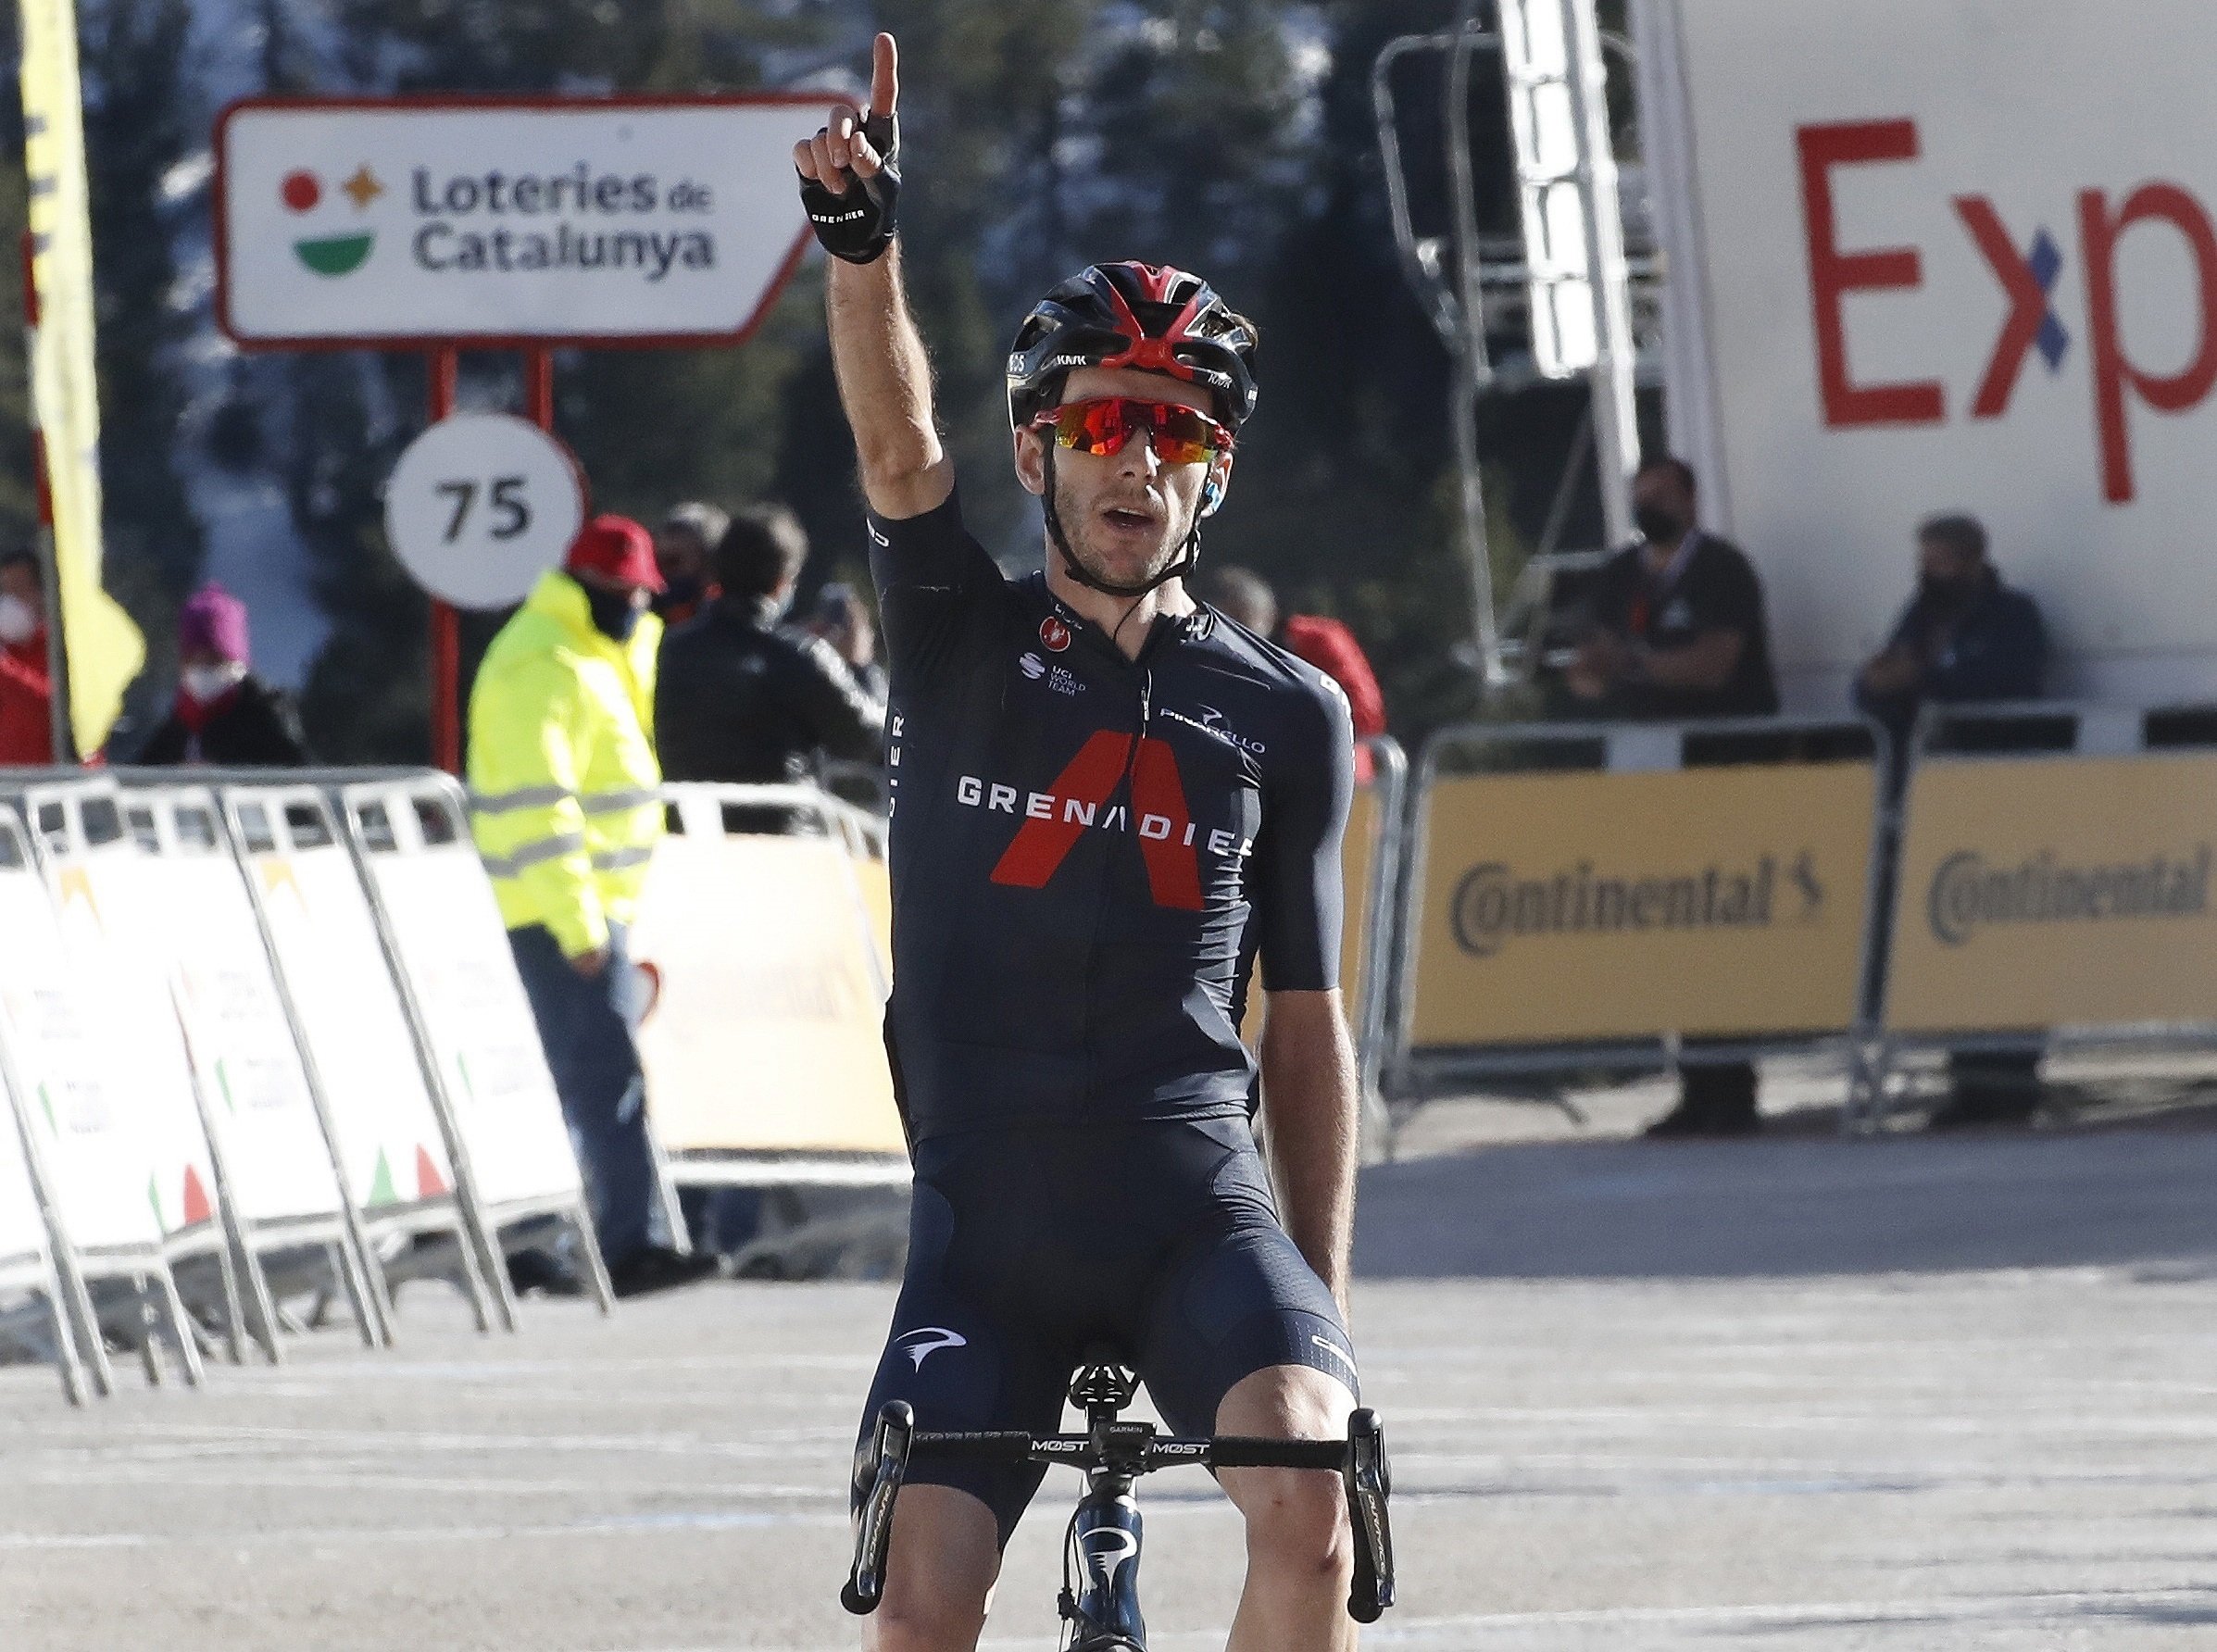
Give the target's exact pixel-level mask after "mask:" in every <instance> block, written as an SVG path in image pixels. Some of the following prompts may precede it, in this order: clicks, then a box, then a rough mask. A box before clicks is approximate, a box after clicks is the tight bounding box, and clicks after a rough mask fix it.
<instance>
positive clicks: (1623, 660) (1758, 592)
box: [1565, 458, 1778, 1136]
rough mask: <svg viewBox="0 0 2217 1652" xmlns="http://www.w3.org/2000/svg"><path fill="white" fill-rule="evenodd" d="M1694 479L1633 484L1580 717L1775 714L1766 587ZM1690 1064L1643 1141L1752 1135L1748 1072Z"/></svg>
mask: <svg viewBox="0 0 2217 1652" xmlns="http://www.w3.org/2000/svg"><path fill="white" fill-rule="evenodd" d="M1696 505H1697V495H1696V481H1695V476H1694V469H1693V467H1692V466H1691V465H1688V464H1687V463H1685V460H1683V459H1675V458H1658V459H1650V460H1649V461H1648V462H1647V464H1645V465H1643V466H1641V467H1640V471H1639V474H1638V475H1637V476H1635V478H1634V479H1633V483H1632V507H1633V518H1634V519H1635V521H1636V522H1638V524H1639V530H1640V539H1641V543H1639V544H1635V545H1630V546H1627V547H1626V548H1625V549H1623V550H1622V551H1619V552H1618V553H1617V554H1616V555H1615V556H1614V557H1610V559H1609V561H1608V562H1607V563H1606V564H1604V565H1603V567H1602V568H1601V569H1600V570H1599V571H1598V572H1597V574H1596V576H1595V578H1594V581H1593V582H1592V584H1591V586H1590V587H1589V588H1588V594H1587V601H1588V603H1589V610H1588V613H1587V616H1586V625H1585V632H1584V639H1583V640H1582V642H1581V644H1580V645H1579V649H1578V656H1577V658H1576V660H1575V661H1574V662H1573V663H1572V666H1571V668H1570V670H1569V672H1568V674H1567V676H1566V678H1565V684H1566V686H1567V687H1568V688H1569V690H1570V692H1571V694H1572V696H1573V698H1574V699H1575V700H1576V701H1578V702H1580V703H1581V704H1582V705H1583V707H1584V711H1585V714H1586V715H1588V716H1597V717H1605V718H1615V719H1624V720H1654V721H1658V722H1674V721H1683V720H1691V719H1696V718H1705V717H1761V716H1769V715H1771V714H1772V713H1774V712H1775V711H1777V709H1778V685H1777V682H1775V680H1774V679H1773V678H1772V673H1771V644H1770V634H1769V628H1768V627H1767V625H1766V624H1765V622H1764V618H1763V588H1762V582H1761V581H1760V580H1759V579H1758V578H1757V577H1756V573H1755V569H1754V568H1753V567H1752V566H1750V565H1749V563H1748V561H1747V557H1746V556H1745V555H1744V554H1743V553H1742V552H1741V551H1740V549H1739V547H1738V546H1736V545H1734V544H1728V543H1727V542H1726V541H1724V540H1722V539H1719V538H1717V537H1716V536H1715V535H1713V534H1710V533H1705V532H1702V531H1701V529H1700V528H1698V527H1697V526H1696V525H1695V524H1696V521H1697V516H1696ZM1700 1050H1701V1045H1700V1043H1699V1041H1697V1040H1690V1039H1689V1040H1688V1041H1687V1042H1686V1045H1685V1051H1686V1055H1687V1057H1688V1058H1689V1059H1688V1060H1687V1061H1686V1062H1685V1064H1684V1065H1683V1066H1682V1067H1681V1068H1680V1081H1679V1083H1680V1089H1679V1098H1678V1106H1677V1107H1676V1108H1674V1109H1673V1110H1672V1111H1671V1112H1669V1113H1667V1114H1665V1115H1664V1116H1663V1117H1662V1118H1660V1119H1659V1120H1656V1121H1655V1122H1654V1123H1653V1124H1651V1125H1649V1126H1648V1128H1647V1133H1648V1134H1649V1135H1651V1136H1703V1135H1725V1136H1729V1135H1752V1134H1753V1133H1755V1132H1756V1131H1757V1130H1758V1129H1760V1116H1759V1114H1758V1110H1757V1108H1756V1095H1755V1069H1754V1067H1753V1066H1751V1065H1750V1064H1749V1063H1747V1062H1745V1061H1728V1062H1712V1061H1703V1060H1701V1059H1700Z"/></svg>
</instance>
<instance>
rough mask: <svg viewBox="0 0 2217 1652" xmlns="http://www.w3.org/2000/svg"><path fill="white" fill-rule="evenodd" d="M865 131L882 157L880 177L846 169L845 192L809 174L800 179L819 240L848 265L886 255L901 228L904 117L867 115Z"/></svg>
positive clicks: (833, 255)
mask: <svg viewBox="0 0 2217 1652" xmlns="http://www.w3.org/2000/svg"><path fill="white" fill-rule="evenodd" d="M862 135H863V136H864V137H866V138H868V139H869V140H870V146H871V148H873V149H875V150H876V151H877V152H878V154H879V156H882V157H883V161H884V165H883V167H882V168H881V169H879V171H878V175H877V176H876V177H874V178H858V177H857V176H855V173H854V171H853V169H847V170H845V172H843V173H842V174H841V176H842V177H844V178H845V180H846V194H843V195H835V194H833V193H832V192H831V191H830V190H828V189H826V188H824V186H823V185H822V184H820V183H819V182H817V181H815V180H814V179H812V178H809V177H807V176H805V175H804V176H803V177H802V178H801V181H800V193H801V206H802V207H803V208H804V209H805V210H806V211H807V212H808V221H809V222H810V223H812V224H814V225H815V226H816V239H817V240H819V241H820V242H822V243H823V250H824V251H826V252H828V253H830V254H831V255H832V257H834V258H845V260H846V261H847V262H848V263H849V264H868V263H871V262H872V261H874V260H875V259H877V258H879V257H882V256H883V254H884V251H885V249H886V248H887V247H889V246H891V245H892V244H893V234H894V232H895V230H896V229H898V228H899V223H898V219H899V217H900V200H901V129H900V118H899V117H898V116H896V115H871V116H869V117H868V118H866V119H864V120H863V122H862Z"/></svg>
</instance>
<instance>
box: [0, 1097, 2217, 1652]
mask: <svg viewBox="0 0 2217 1652" xmlns="http://www.w3.org/2000/svg"><path fill="white" fill-rule="evenodd" d="M1360 1252H1361V1255H1360V1263H1361V1272H1362V1275H1363V1277H1362V1283H1361V1284H1360V1287H1359V1295H1358V1299H1357V1305H1356V1335H1357V1343H1358V1346H1359V1350H1360V1352H1361V1354H1362V1356H1363V1365H1364V1379H1365V1386H1366V1396H1367V1398H1368V1399H1369V1400H1370V1402H1371V1403H1372V1404H1374V1405H1376V1406H1377V1407H1378V1408H1380V1409H1381V1411H1382V1412H1383V1413H1384V1416H1385V1417H1386V1419H1387V1423H1388V1428H1389V1431H1390V1437H1391V1440H1392V1442H1393V1445H1394V1450H1395V1459H1396V1468H1397V1496H1396V1500H1395V1515H1396V1519H1397V1523H1398V1537H1399V1542H1400V1560H1401V1571H1402V1579H1403V1593H1402V1605H1401V1607H1400V1608H1399V1609H1398V1610H1397V1611H1396V1612H1394V1613H1392V1614H1390V1615H1389V1616H1388V1618H1387V1620H1386V1621H1385V1622H1384V1623H1383V1624H1381V1625H1380V1626H1379V1627H1378V1628H1377V1629H1375V1630H1373V1631H1372V1632H1370V1633H1368V1634H1367V1635H1366V1637H1365V1643H1364V1644H1365V1645H1366V1646H1380V1647H1385V1646H1391V1647H1409V1648H1427V1649H1444V1648H1462V1647H1473V1648H1478V1647H1483V1648H1501V1649H1504V1652H1508V1649H1522V1648H1543V1647H1544V1648H1548V1649H1550V1652H1555V1649H1560V1648H1582V1647H1595V1648H1611V1649H1613V1648H1627V1649H1630V1648H1638V1649H1639V1652H1657V1649H1665V1648H1677V1647H1704V1648H1724V1647H1730V1648H1735V1649H1742V1648H1795V1649H1797V1652H1800V1649H1810V1652H1816V1649H1824V1652H1829V1649H1833V1648H1849V1647H1885V1648H1902V1649H1905V1652H1906V1649H1909V1648H1915V1649H1916V1652H1956V1649H1959V1648H1960V1649H1968V1648H1985V1647H2007V1648H2012V1649H2017V1648H2024V1649H2039V1652H2047V1649H2049V1648H2066V1647H2082V1646H2084V1647H2101V1648H2116V1649H2117V1652H2128V1649H2130V1652H2142V1649H2147V1652H2153V1649H2155V1648H2159V1647H2161V1648H2172V1647H2177V1648H2186V1647H2204V1648H2206V1647H2209V1646H2217V1128H2212V1127H2211V1124H2210V1123H2209V1122H2208V1121H2207V1120H2199V1119H2197V1118H2195V1117H2193V1116H2191V1115H2185V1116H2181V1117H2178V1118H2175V1119H2173V1120H2168V1121H2166V1120H2155V1121H2153V1122H2146V1121H2144V1122H2143V1123H2142V1124H2141V1125H2139V1126H2138V1127H2134V1128H2123V1129H2110V1130H2097V1131H2091V1132H2071V1131H2050V1132H2043V1133H2036V1134H2032V1135H2018V1136H1997V1137H1992V1138H1986V1139H1982V1140H1955V1141H1935V1140H1931V1139H1926V1138H1921V1137H1900V1138H1894V1139H1888V1140H1882V1141H1876V1142H1861V1143H1850V1142H1842V1141H1838V1140H1835V1139H1826V1138H1823V1137H1822V1136H1803V1137H1793V1136H1788V1137H1786V1138H1785V1139H1774V1140H1766V1141H1761V1142H1755V1143H1746V1144H1720V1145H1643V1144H1637V1143H1628V1142H1610V1141H1604V1142H1591V1141H1587V1142H1567V1141H1566V1142H1526V1143H1522V1144H1515V1145H1496V1146H1491V1147H1487V1148H1485V1149H1484V1150H1482V1151H1474V1152H1465V1153H1461V1154H1458V1155H1453V1156H1448V1157H1437V1158H1424V1159H1420V1160H1416V1161H1413V1162H1406V1163H1402V1164H1398V1165H1391V1166H1385V1167H1381V1168H1379V1169H1377V1170H1373V1171H1372V1172H1370V1173H1369V1175H1368V1177H1367V1179H1366V1186H1365V1190H1364V1207H1363V1216H1362V1233H1361V1245H1360ZM890 1303H891V1292H890V1290H889V1288H887V1287H885V1286H883V1285H873V1284H811V1285H765V1284H737V1283H727V1284H711V1285H707V1286H702V1287H699V1288H696V1289H695V1290H693V1291H691V1292H689V1293H686V1294H684V1295H678V1296H674V1297H666V1298H662V1299H658V1300H653V1301H649V1302H645V1303H641V1304H634V1305H629V1306H627V1307H626V1308H624V1309H623V1311H622V1312H621V1313H620V1316H619V1317H618V1318H617V1319H616V1320H613V1321H603V1320H600V1319H598V1318H597V1317H596V1316H595V1315H594V1314H593V1313H592V1312H591V1311H590V1310H589V1309H586V1308H582V1307H579V1306H576V1305H572V1304H567V1303H545V1302H541V1301H536V1300H534V1301H532V1302H530V1303H527V1304H526V1305H525V1306H526V1309H527V1311H526V1316H525V1323H524V1327H523V1330H522V1333H520V1335H517V1336H513V1337H506V1336H502V1337H489V1338H488V1337H479V1336H477V1335H475V1334H474V1333H471V1332H470V1329H469V1328H468V1324H467V1321H466V1319H465V1316H464V1314H463V1313H462V1311H461V1308H460V1305H459V1303H458V1301H457V1299H455V1298H454V1297H453V1296H452V1295H450V1294H449V1293H447V1292H446V1291H445V1288H444V1287H443V1286H440V1285H438V1284H436V1283H419V1284H415V1285H411V1286H409V1287H408V1289H407V1292H406V1293H405V1295H404V1296H403V1299H402V1324H401V1329H402V1334H403V1343H402V1345H401V1346H399V1347H398V1348H395V1350H393V1351H391V1352H389V1353H385V1354H382V1355H377V1356H370V1355H366V1354H364V1353H363V1352H362V1351H361V1350H360V1349H359V1348H358V1347H357V1346H356V1345H354V1344H353V1343H352V1342H351V1340H350V1339H349V1337H348V1336H347V1334H346V1333H344V1331H341V1330H332V1331H329V1332H325V1333H321V1334H319V1335H317V1336H313V1337H308V1338H304V1339H299V1340H297V1341H296V1342H295V1343H294V1345H293V1352H292V1356H291V1358H290V1360H289V1362H288V1364H287V1365H285V1366H284V1367H283V1368H282V1369H278V1370H269V1369H258V1368H250V1369H245V1370H237V1369H232V1368H230V1367H227V1366H218V1367H215V1368H213V1369H212V1370H211V1372H210V1381H209V1383H208V1386H207V1390H206V1391H205V1392H203V1393H198V1394H194V1393H188V1392H186V1391H183V1390H182V1389H180V1388H178V1387H175V1386H173V1385H172V1386H169V1387H165V1388H162V1389H160V1390H156V1391H149V1390H146V1389H144V1387H142V1386H141V1385H140V1383H139V1381H138V1379H137V1376H136V1373H135V1368H134V1367H132V1365H131V1364H129V1363H128V1362H127V1363H125V1364H124V1365H122V1366H121V1367H119V1376H121V1377H122V1379H123V1392H122V1393H121V1395H120V1396H119V1398H117V1399H116V1400H113V1401H111V1402H109V1403H107V1404H105V1405H103V1406H100V1407H98V1408H94V1409H92V1410H89V1411H84V1412H73V1411H71V1410H70V1409H69V1408H68V1407H67V1406H66V1405H64V1404H63V1402H62V1400H61V1398H60V1396H59V1392H58V1385H57V1384H56V1383H54V1382H53V1380H52V1377H51V1374H50V1373H49V1372H46V1371H44V1370H36V1369H31V1368H23V1367H14V1368H8V1369H6V1370H0V1646H4V1647H6V1648H7V1649H8V1652H17V1649H19V1648H22V1649H27V1652H47V1649H53V1652H118V1649H119V1648H129V1647H150V1648H160V1649H162V1652H216V1649H218V1648H220V1649H222V1652H263V1649H265V1648H266V1649H269V1652H278V1649H280V1648H282V1649H283V1652H300V1649H302V1648H317V1649H321V1652H345V1649H351V1648H408V1649H411V1652H413V1649H418V1648H448V1647H456V1648H465V1647H466V1648H473V1649H474V1648H484V1649H487V1652H723V1649H725V1648H733V1649H736V1648H780V1649H783V1652H830V1649H832V1648H838V1647H849V1646H855V1645H857V1644H858V1639H857V1636H856V1633H855V1631H854V1627H853V1625H852V1623H851V1621H848V1620H846V1619H845V1616H844V1615H843V1614H842V1613H841V1612H840V1610H839V1608H838V1606H837V1604H836V1599H835V1595H836V1590H837V1586H838V1583H839V1579H840V1576H841V1573H842V1571H843V1569H844V1566H845V1545H846V1516H845V1491H844V1483H845V1465H846V1460H847V1455H848V1451H849V1448H850V1443H851V1440H852V1437H853V1429H854V1423H855V1418H856V1414H857V1409H858V1405H859V1403H860V1398H861V1395H862V1391H863V1388H864V1385H865V1383H866V1382H867V1380H868V1373H869V1370H870V1367H871V1360H872V1358H873V1357H874V1353H875V1350H876V1346H877V1344H878V1340H879V1338H880V1337H881V1336H882V1334H883V1329H884V1325H885V1320H886V1315H887V1312H888V1309H889V1307H890ZM1075 1483H1076V1482H1075V1478H1074V1476H1071V1475H1069V1474H1067V1473H1064V1472H1062V1471H1057V1472H1056V1474H1055V1475H1053V1476H1051V1477H1050V1479H1049V1481H1048V1483H1047V1488H1046V1492H1045V1493H1044V1494H1043V1496H1042V1500H1041V1502H1040V1504H1039V1505H1038V1506H1036V1507H1035V1508H1034V1511H1033V1518H1032V1519H1031V1520H1030V1521H1027V1523H1026V1524H1025V1526H1024V1527H1023V1528H1022V1530H1021V1532H1020V1533H1019V1534H1018V1536H1017V1539H1016V1541H1015V1543H1014V1545H1013V1546H1012V1547H1011V1551H1010V1555H1009V1560H1008V1569H1007V1573H1006V1576H1005V1579H1004V1582H1003V1585H1002V1589H1001V1596H1000V1600H999V1603H998V1605H997V1606H996V1610H995V1612H994V1615H993V1619H992V1621H991V1623H990V1625H989V1626H988V1629H987V1632H986V1645H987V1646H991V1647H995V1648H1002V1649H1009V1652H1013V1649H1015V1648H1026V1649H1030V1648H1039V1649H1041V1652H1046V1649H1048V1648H1051V1647H1053V1646H1055V1645H1056V1641H1055V1637H1054V1633H1053V1632H1054V1619H1053V1598H1054V1593H1055V1590H1056V1587H1057V1584H1058V1576H1057V1553H1058V1538H1059V1536H1060V1529H1061V1522H1062V1520H1063V1518H1064V1516H1065V1515H1066V1513H1067V1510H1068V1508H1069V1506H1070V1503H1071V1499H1072V1496H1073V1495H1074V1489H1073V1488H1074V1486H1075ZM1143 1505H1144V1507H1145V1508H1146V1515H1147V1520H1148V1533H1149V1539H1150V1541H1149V1546H1148V1549H1147V1553H1146V1563H1145V1582H1146V1595H1147V1599H1148V1603H1149V1616H1150V1620H1151V1621H1152V1623H1153V1625H1154V1628H1155V1631H1156V1634H1155V1640H1154V1645H1155V1646H1157V1647H1158V1648H1159V1649H1161V1652H1170V1649H1179V1652H1184V1649H1188V1648H1201V1647H1208V1646H1219V1645H1221V1633H1222V1625H1223V1624H1224V1623H1225V1622H1226V1621H1228V1619H1229V1616H1230V1612H1231V1608H1232V1602H1233V1599H1234V1591H1235V1588H1236V1579H1237V1572H1238V1567H1239V1562H1240V1544H1239V1532H1238V1527H1237V1524H1236V1522H1235V1521H1234V1517H1233V1516H1232V1514H1231V1512H1230V1510H1229V1508H1227V1507H1226V1506H1225V1505H1224V1504H1223V1503H1222V1502H1221V1500H1220V1499H1219V1498H1218V1497H1217V1496H1216V1495H1215V1494H1214V1492H1213V1489H1212V1488H1211V1487H1210V1486H1209V1483H1208V1482H1207V1481H1206V1479H1203V1478H1199V1477H1196V1476H1192V1475H1187V1476H1184V1478H1181V1477H1180V1476H1179V1475H1177V1474H1175V1473H1169V1474H1164V1475H1160V1476H1158V1477H1156V1478H1155V1479H1154V1480H1152V1481H1150V1482H1149V1483H1147V1484H1146V1487H1145V1488H1144V1493H1143Z"/></svg>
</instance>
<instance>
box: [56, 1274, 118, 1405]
mask: <svg viewBox="0 0 2217 1652" xmlns="http://www.w3.org/2000/svg"><path fill="white" fill-rule="evenodd" d="M56 1275H57V1277H58V1278H59V1280H60V1282H61V1303H60V1308H61V1312H62V1314H63V1315H64V1316H65V1317H66V1318H67V1319H68V1320H69V1334H70V1335H71V1336H73V1337H74V1338H75V1339H76V1347H77V1351H78V1354H79V1355H80V1357H81V1359H82V1361H83V1364H84V1367H85V1370H87V1371H88V1372H89V1373H90V1374H91V1376H92V1381H93V1392H94V1394H96V1395H99V1396H100V1397H101V1398H102V1399H106V1398H107V1397H108V1396H109V1395H112V1394H114V1393H115V1391H116V1369H115V1367H114V1366H113V1365H111V1364H109V1363H108V1358H107V1339H106V1337H105V1336H103V1335H102V1334H101V1333H100V1318H99V1316H98V1315H97V1314H95V1313H94V1311H93V1295H92V1293H91V1292H90V1291H89V1290H87V1289H86V1288H85V1283H84V1274H83V1272H82V1270H80V1269H79V1268H78V1267H77V1266H76V1265H75V1262H74V1258H72V1261H71V1265H70V1266H69V1267H68V1268H66V1269H58V1268H57V1269H56Z"/></svg>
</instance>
